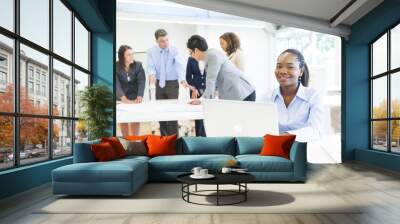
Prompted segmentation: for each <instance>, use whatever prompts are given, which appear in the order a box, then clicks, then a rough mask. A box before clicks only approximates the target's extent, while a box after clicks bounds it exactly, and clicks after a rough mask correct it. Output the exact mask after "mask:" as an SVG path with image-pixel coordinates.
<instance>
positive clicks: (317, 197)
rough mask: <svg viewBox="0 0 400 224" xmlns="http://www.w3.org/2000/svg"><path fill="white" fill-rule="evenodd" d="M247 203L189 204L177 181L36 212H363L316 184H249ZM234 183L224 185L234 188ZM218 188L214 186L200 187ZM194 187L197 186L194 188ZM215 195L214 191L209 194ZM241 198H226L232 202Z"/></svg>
mask: <svg viewBox="0 0 400 224" xmlns="http://www.w3.org/2000/svg"><path fill="white" fill-rule="evenodd" d="M248 186H249V189H250V191H249V192H248V199H247V201H246V202H243V203H241V204H237V205H227V206H204V205H195V204H189V203H187V202H185V201H183V200H182V198H181V185H180V184H178V183H150V184H146V185H145V186H143V187H142V188H141V189H140V190H139V191H138V192H137V193H136V194H135V195H133V196H131V197H111V196H110V197H96V196H93V197H77V196H61V197H57V198H56V199H55V200H54V201H52V202H50V203H48V204H46V205H43V206H42V207H40V208H39V209H38V210H37V211H36V212H35V213H49V214H104V213H106V214H114V213H115V214H125V213H128V214H129V213H133V214H135V213H360V206H361V205H357V204H354V203H350V202H348V201H345V200H343V199H342V198H340V197H339V196H337V195H335V194H334V193H332V192H329V191H328V190H326V189H325V188H323V187H321V186H319V185H316V184H290V183H288V184H282V183H272V184H266V183H260V184H257V183H255V184H249V185H248ZM232 188H234V186H224V189H232ZM211 189H215V186H213V185H202V186H199V188H198V190H211ZM191 190H194V187H193V188H191ZM210 194H213V193H210ZM238 199H240V198H236V196H234V197H225V198H224V199H223V200H222V202H224V203H229V202H232V201H233V200H238ZM191 200H192V201H194V202H200V203H208V204H213V203H215V202H216V200H215V197H213V196H208V197H200V196H193V197H192V198H191Z"/></svg>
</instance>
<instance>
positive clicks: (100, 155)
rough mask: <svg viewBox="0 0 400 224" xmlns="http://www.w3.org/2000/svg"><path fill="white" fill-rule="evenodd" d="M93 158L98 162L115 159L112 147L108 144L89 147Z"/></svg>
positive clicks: (103, 143)
mask: <svg viewBox="0 0 400 224" xmlns="http://www.w3.org/2000/svg"><path fill="white" fill-rule="evenodd" d="M91 149H92V152H93V154H94V157H95V158H96V160H97V161H99V162H104V161H110V160H113V159H116V158H117V156H116V155H115V151H114V149H113V147H112V145H111V144H110V143H108V142H102V143H99V144H93V145H91Z"/></svg>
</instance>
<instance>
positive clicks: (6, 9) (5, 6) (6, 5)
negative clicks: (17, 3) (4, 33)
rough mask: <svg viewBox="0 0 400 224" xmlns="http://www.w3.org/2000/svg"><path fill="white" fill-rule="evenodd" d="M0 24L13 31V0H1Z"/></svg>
mask: <svg viewBox="0 0 400 224" xmlns="http://www.w3.org/2000/svg"><path fill="white" fill-rule="evenodd" d="M0 26H2V27H3V28H6V29H8V30H11V31H14V0H1V5H0Z"/></svg>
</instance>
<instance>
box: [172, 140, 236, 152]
mask: <svg viewBox="0 0 400 224" xmlns="http://www.w3.org/2000/svg"><path fill="white" fill-rule="evenodd" d="M181 150H182V151H181V152H178V154H185V155H199V154H225V155H235V139H234V138H233V137H183V138H182V148H181Z"/></svg>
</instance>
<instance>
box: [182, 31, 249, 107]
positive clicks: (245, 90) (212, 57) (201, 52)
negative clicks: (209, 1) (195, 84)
mask: <svg viewBox="0 0 400 224" xmlns="http://www.w3.org/2000/svg"><path fill="white" fill-rule="evenodd" d="M186 45H187V48H188V50H189V53H190V56H191V57H192V58H194V59H196V60H197V61H204V62H205V70H206V72H207V77H206V89H205V90H204V93H203V96H202V98H205V99H213V98H215V90H216V89H218V97H219V99H222V100H240V101H255V100H256V91H255V89H254V87H253V85H252V84H251V83H250V81H249V80H248V78H247V77H246V76H245V75H244V74H243V72H242V71H240V70H239V69H238V68H237V67H236V66H235V65H234V64H233V63H232V62H231V61H230V60H229V59H228V57H227V56H226V55H225V54H223V53H222V52H220V51H219V50H216V49H208V45H207V41H206V40H205V39H204V38H203V37H201V36H199V35H193V36H191V37H190V38H189V40H188V42H187V44H186ZM200 103H201V98H200V99H195V100H192V101H191V102H190V104H195V105H196V104H200Z"/></svg>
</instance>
